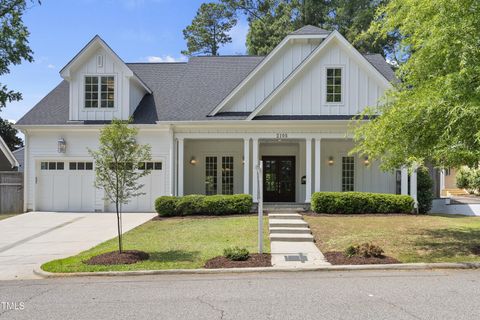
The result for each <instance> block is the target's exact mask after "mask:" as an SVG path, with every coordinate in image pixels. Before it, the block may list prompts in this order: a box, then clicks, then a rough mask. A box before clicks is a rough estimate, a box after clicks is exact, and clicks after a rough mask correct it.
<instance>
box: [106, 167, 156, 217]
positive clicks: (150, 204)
mask: <svg viewBox="0 0 480 320" xmlns="http://www.w3.org/2000/svg"><path fill="white" fill-rule="evenodd" d="M144 166H145V168H147V169H149V170H151V171H150V174H149V175H147V176H145V177H143V178H141V179H140V180H139V183H140V184H142V185H143V188H142V189H141V190H140V192H143V193H145V194H143V195H141V196H138V197H135V198H133V199H131V200H130V202H129V203H128V204H126V205H123V206H122V211H123V212H152V211H155V206H154V202H155V199H156V198H158V197H159V196H163V195H165V170H164V168H163V162H161V161H151V162H145V164H144ZM109 211H115V205H112V204H110V206H109Z"/></svg>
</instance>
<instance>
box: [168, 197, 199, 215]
mask: <svg viewBox="0 0 480 320" xmlns="http://www.w3.org/2000/svg"><path fill="white" fill-rule="evenodd" d="M204 198H205V196H203V195H199V194H191V195H188V196H184V197H179V198H178V202H177V205H176V207H175V214H176V215H177V216H190V215H192V214H201V213H205V208H204V206H203V203H204Z"/></svg>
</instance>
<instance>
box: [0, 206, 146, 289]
mask: <svg viewBox="0 0 480 320" xmlns="http://www.w3.org/2000/svg"><path fill="white" fill-rule="evenodd" d="M155 215H156V214H155V213H124V214H123V231H124V232H126V231H128V230H131V229H133V228H135V227H136V226H138V225H140V224H142V223H144V222H146V221H148V220H150V219H151V218H153V217H154V216H155ZM116 235H117V224H116V215H115V214H114V213H65V212H62V213H60V212H29V213H25V214H21V215H18V216H15V217H12V218H8V219H5V220H1V221H0V280H12V279H34V278H37V276H35V275H34V274H33V267H34V266H36V265H38V264H41V263H44V262H47V261H50V260H54V259H59V258H63V257H68V256H72V255H76V254H78V253H80V252H82V251H84V250H87V249H89V248H91V247H93V246H96V245H97V244H99V243H101V242H104V241H106V240H109V239H111V238H113V237H115V236H116Z"/></svg>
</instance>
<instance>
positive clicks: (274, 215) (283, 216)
mask: <svg viewBox="0 0 480 320" xmlns="http://www.w3.org/2000/svg"><path fill="white" fill-rule="evenodd" d="M268 217H269V218H270V219H302V215H301V214H298V213H269V214H268Z"/></svg>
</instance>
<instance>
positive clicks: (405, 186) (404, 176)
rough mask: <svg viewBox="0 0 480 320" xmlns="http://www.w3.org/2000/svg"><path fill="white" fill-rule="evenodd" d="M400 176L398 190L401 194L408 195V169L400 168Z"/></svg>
mask: <svg viewBox="0 0 480 320" xmlns="http://www.w3.org/2000/svg"><path fill="white" fill-rule="evenodd" d="M401 173H402V176H401V179H400V186H401V187H400V190H401V194H408V169H407V168H406V167H402V171H401Z"/></svg>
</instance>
